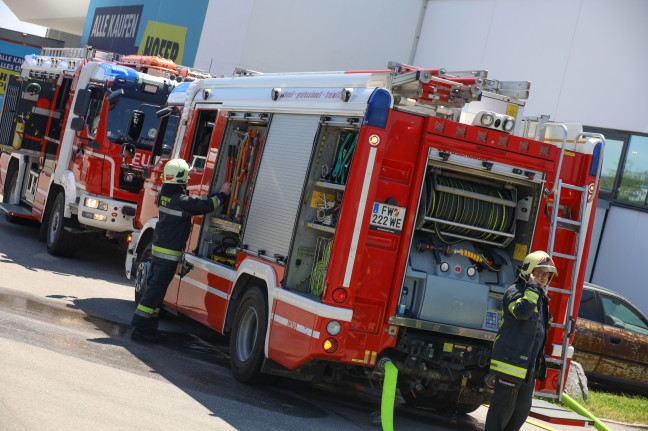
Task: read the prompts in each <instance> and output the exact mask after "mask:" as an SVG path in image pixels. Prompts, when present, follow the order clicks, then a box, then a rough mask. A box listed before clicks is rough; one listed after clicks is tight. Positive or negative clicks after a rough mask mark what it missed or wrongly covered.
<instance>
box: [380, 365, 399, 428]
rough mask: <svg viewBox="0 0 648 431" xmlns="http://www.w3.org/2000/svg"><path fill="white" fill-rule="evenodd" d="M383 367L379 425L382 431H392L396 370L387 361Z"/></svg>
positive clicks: (394, 366)
mask: <svg viewBox="0 0 648 431" xmlns="http://www.w3.org/2000/svg"><path fill="white" fill-rule="evenodd" d="M384 366H385V381H384V384H383V391H382V400H381V402H380V423H381V424H382V429H383V431H394V401H395V400H396V379H397V378H398V369H397V368H396V365H394V364H393V363H392V361H387V362H386V363H385V365H384Z"/></svg>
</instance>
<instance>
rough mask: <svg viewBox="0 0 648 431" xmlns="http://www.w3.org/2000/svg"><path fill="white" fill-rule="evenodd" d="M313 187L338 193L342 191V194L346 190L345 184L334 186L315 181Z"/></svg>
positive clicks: (325, 182)
mask: <svg viewBox="0 0 648 431" xmlns="http://www.w3.org/2000/svg"><path fill="white" fill-rule="evenodd" d="M313 185H314V186H317V187H322V188H327V189H331V190H338V191H341V192H343V191H344V189H346V185H345V184H333V183H329V182H327V181H314V182H313Z"/></svg>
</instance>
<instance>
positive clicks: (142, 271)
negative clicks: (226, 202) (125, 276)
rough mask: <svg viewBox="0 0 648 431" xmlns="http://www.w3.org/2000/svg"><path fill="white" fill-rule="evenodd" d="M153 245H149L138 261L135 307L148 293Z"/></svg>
mask: <svg viewBox="0 0 648 431" xmlns="http://www.w3.org/2000/svg"><path fill="white" fill-rule="evenodd" d="M151 256H153V251H152V245H151V243H148V244H147V245H146V247H145V248H144V250H143V251H142V253H141V254H140V255H139V257H138V259H137V270H136V271H135V305H136V306H137V304H139V303H140V301H141V300H142V296H144V292H146V288H147V287H148V286H147V281H148V275H149V271H150V270H151Z"/></svg>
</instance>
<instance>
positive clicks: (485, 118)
mask: <svg viewBox="0 0 648 431" xmlns="http://www.w3.org/2000/svg"><path fill="white" fill-rule="evenodd" d="M493 122H495V117H494V116H493V114H491V113H490V112H487V113H485V114H484V115H482V117H481V123H482V126H484V127H490V126H492V125H493Z"/></svg>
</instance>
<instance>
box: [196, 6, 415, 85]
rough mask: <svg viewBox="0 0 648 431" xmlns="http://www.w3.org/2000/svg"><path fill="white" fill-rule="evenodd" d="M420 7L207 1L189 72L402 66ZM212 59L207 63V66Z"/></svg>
mask: <svg viewBox="0 0 648 431" xmlns="http://www.w3.org/2000/svg"><path fill="white" fill-rule="evenodd" d="M424 5H425V0H352V1H350V0H327V1H313V0H308V1H304V0H272V1H267V0H238V1H236V2H233V1H226V0H211V1H210V2H209V7H208V9H207V17H206V22H205V25H204V28H203V36H202V39H201V41H200V45H199V46H198V52H197V56H196V63H195V67H197V68H200V69H205V70H207V69H209V64H210V62H211V64H212V68H211V71H212V73H223V74H231V73H232V71H233V69H234V67H236V66H240V67H244V68H248V69H252V70H259V71H263V72H281V71H316V70H345V69H384V68H386V66H387V62H388V61H390V60H391V61H400V62H407V61H409V59H410V55H411V52H412V49H413V46H414V38H415V33H416V28H417V24H418V20H419V15H420V14H421V10H422V8H423V6H424ZM212 59H213V61H212Z"/></svg>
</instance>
